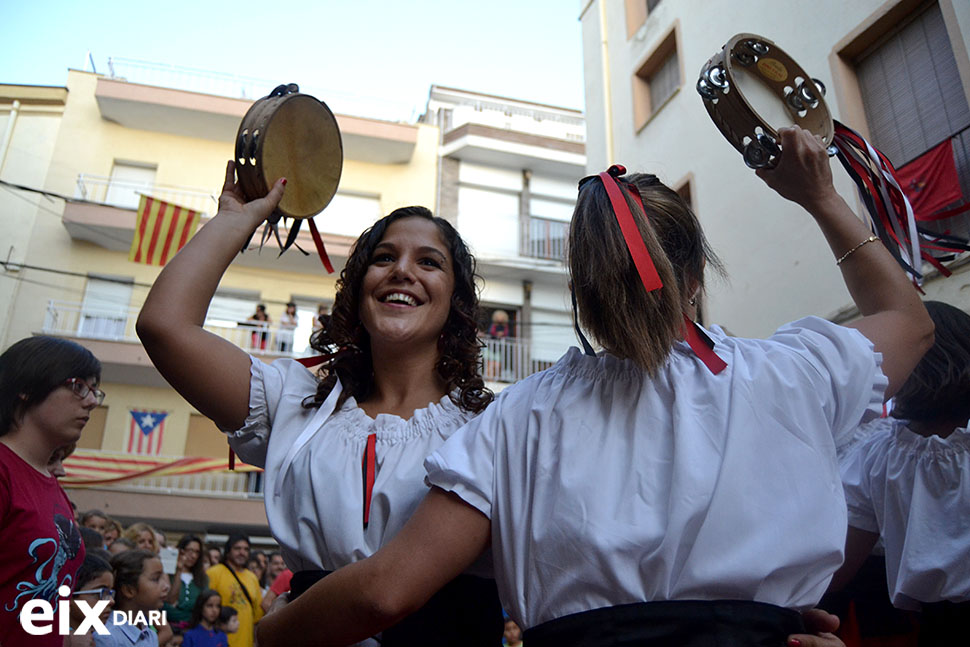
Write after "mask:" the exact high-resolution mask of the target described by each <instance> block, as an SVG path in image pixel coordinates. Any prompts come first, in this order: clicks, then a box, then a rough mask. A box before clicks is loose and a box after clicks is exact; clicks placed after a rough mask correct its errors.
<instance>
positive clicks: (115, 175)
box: [104, 160, 155, 209]
mask: <svg viewBox="0 0 970 647" xmlns="http://www.w3.org/2000/svg"><path fill="white" fill-rule="evenodd" d="M154 184H155V167H154V166H152V165H150V164H139V163H137V162H121V161H117V160H115V163H114V166H113V167H112V168H111V179H110V180H109V181H108V191H107V194H106V195H105V198H104V202H105V204H110V205H113V206H115V207H121V208H123V209H137V208H138V201H139V200H140V199H141V195H140V194H141V193H149V192H150V191H151V189H152V187H153V186H154Z"/></svg>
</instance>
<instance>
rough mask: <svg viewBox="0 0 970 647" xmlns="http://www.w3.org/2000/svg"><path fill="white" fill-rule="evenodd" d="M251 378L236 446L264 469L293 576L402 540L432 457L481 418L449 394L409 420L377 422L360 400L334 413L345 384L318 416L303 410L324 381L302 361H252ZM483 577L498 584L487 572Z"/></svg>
mask: <svg viewBox="0 0 970 647" xmlns="http://www.w3.org/2000/svg"><path fill="white" fill-rule="evenodd" d="M251 374H252V379H251V382H250V395H249V417H248V418H247V419H246V422H245V424H244V425H243V427H242V428H240V429H239V430H237V431H234V432H230V433H229V444H230V445H231V446H232V448H233V449H234V450H235V451H236V453H237V454H238V455H239V457H240V458H241V459H242V460H244V461H246V462H247V463H249V464H250V465H256V466H261V467H265V469H266V471H265V476H264V479H265V482H264V488H265V490H264V491H265V495H264V498H265V503H266V516H267V519H268V520H269V526H270V530H271V531H272V533H273V536H274V537H275V538H276V540H277V541H278V542H279V543H280V547H281V549H282V550H281V552H282V554H283V558H284V559H285V560H286V565H287V566H288V567H289V568H290V569H291V570H293V571H294V572H296V571H301V570H313V569H324V570H334V569H336V568H339V567H341V566H345V565H347V564H350V563H352V562H356V561H358V560H361V559H364V558H365V557H368V556H369V555H372V554H373V553H375V552H376V551H377V550H378V549H379V548H380V547H381V546H382V545H383V544H384V543H386V542H387V541H388V540H389V539H390V538H391V537H393V536H394V535H395V534H397V532H398V531H399V530H400V529H401V528H402V527H403V526H404V523H405V522H406V521H407V520H408V519H409V518H410V517H411V515H412V514H413V513H414V510H415V509H416V508H417V506H418V504H419V503H420V502H421V499H422V498H423V497H424V495H425V494H427V492H428V486H427V485H425V483H424V468H423V467H422V463H423V461H424V459H425V457H426V456H427V455H428V454H430V453H431V452H432V451H434V450H435V449H437V448H438V447H439V446H440V445H441V444H442V443H444V441H445V440H446V439H447V438H448V437H449V436H450V435H451V434H452V433H454V432H455V431H456V430H457V429H458V428H459V427H461V426H462V425H463V424H464V423H465V422H467V421H469V420H471V419H472V418H473V417H474V415H475V414H473V413H468V412H466V411H463V410H462V409H460V408H459V407H457V406H455V404H454V403H452V402H451V400H450V399H449V398H448V396H445V397H443V398H442V399H441V401H440V402H436V403H431V404H429V405H428V406H427V407H426V408H424V409H419V410H417V411H415V412H414V415H413V416H412V417H411V418H410V419H408V420H404V419H402V418H399V417H398V416H395V415H389V414H380V415H378V416H377V417H376V418H370V417H369V416H368V415H367V414H366V413H364V411H363V410H362V409H361V408H360V407H358V406H357V403H356V401H355V400H354V399H353V398H348V399H347V401H346V402H345V403H344V404H343V406H342V407H341V408H340V409H339V410H338V411H334V404H335V403H336V400H337V397H338V396H339V394H340V390H341V389H340V387H339V385H338V387H337V388H335V389H334V390H333V392H332V393H331V394H330V396H329V397H328V398H327V400H326V401H325V402H324V403H323V404H322V405H321V406H320V407H319V409H306V408H304V407H303V406H302V404H301V403H302V402H303V400H304V398H306V397H307V396H310V395H312V394H314V393H315V392H316V388H317V378H316V377H315V376H314V375H313V374H312V373H311V372H310V371H309V370H308V369H306V368H305V367H304V366H303V365H302V364H300V363H299V362H296V361H294V360H290V359H279V360H276V361H275V362H273V363H272V364H271V365H267V364H265V363H263V362H262V361H260V360H258V359H256V358H252V370H251ZM271 429H272V433H270V430H271ZM371 433H374V434H376V445H375V449H376V451H375V454H376V470H375V480H374V485H373V493H372V495H371V509H370V519H369V523H368V525H367V528H366V529H365V528H364V524H363V518H364V514H363V509H364V479H363V474H362V468H361V461H362V458H363V456H364V449H365V447H366V445H367V437H368V435H369V434H371ZM470 572H472V571H470ZM476 574H481V575H487V576H488V577H491V571H490V569H488V568H485V570H484V571H481V569H479V572H476Z"/></svg>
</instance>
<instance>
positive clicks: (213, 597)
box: [182, 589, 239, 647]
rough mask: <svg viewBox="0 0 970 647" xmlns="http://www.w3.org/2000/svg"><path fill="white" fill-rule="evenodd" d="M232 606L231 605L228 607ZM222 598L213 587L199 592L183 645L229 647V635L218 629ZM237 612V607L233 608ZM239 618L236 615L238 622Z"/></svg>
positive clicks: (185, 646)
mask: <svg viewBox="0 0 970 647" xmlns="http://www.w3.org/2000/svg"><path fill="white" fill-rule="evenodd" d="M226 608H231V607H226ZM222 609H223V606H222V598H221V597H219V594H218V593H216V592H215V591H213V590H212V589H206V590H204V591H202V593H200V594H199V597H198V598H197V599H196V601H195V608H194V609H193V610H192V619H191V620H189V627H190V629H189V630H188V631H186V632H185V633H184V634H183V636H184V640H183V642H182V647H227V646H228V645H229V637H228V636H226V634H225V632H224V631H222V630H221V629H217V628H216V625H217V624H219V618H220V616H221V615H222ZM232 611H233V612H235V611H236V610H235V609H232ZM238 622H239V618H238V616H236V623H237V624H238Z"/></svg>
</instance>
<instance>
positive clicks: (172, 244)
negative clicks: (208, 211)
mask: <svg viewBox="0 0 970 647" xmlns="http://www.w3.org/2000/svg"><path fill="white" fill-rule="evenodd" d="M198 226H199V212H198V211H193V210H192V209H185V208H183V207H179V206H178V205H174V204H169V203H168V202H165V201H163V200H158V199H157V198H152V197H149V196H147V195H143V196H141V200H140V201H139V203H138V216H137V218H136V219H135V238H134V240H132V241H131V251H129V252H128V260H129V261H134V262H135V263H147V264H148V265H165V263H167V262H168V259H170V258H172V257H173V256H175V253H176V252H178V251H179V250H180V249H182V247H184V246H185V243H187V242H188V240H189V238H191V237H192V234H194V233H195V230H196V228H197V227H198Z"/></svg>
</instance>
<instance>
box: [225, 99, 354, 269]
mask: <svg viewBox="0 0 970 647" xmlns="http://www.w3.org/2000/svg"><path fill="white" fill-rule="evenodd" d="M299 90H300V89H299V87H298V86H297V85H296V84H295V83H290V84H289V85H280V86H277V87H276V89H274V90H273V91H272V92H271V93H270V94H269V95H268V96H266V97H263V98H262V99H259V100H258V101H256V102H255V103H254V104H253V105H252V106H251V107H250V108H249V111H248V112H246V115H245V116H244V117H243V120H242V123H241V124H240V125H239V131H238V133H237V134H236V173H237V176H238V178H239V186H240V188H241V189H242V192H243V195H244V196H245V197H246V199H247V200H255V199H257V198H261V197H263V196H265V195H266V194H267V193H269V191H270V189H272V187H273V184H274V183H275V182H276V181H277V180H278V179H279V178H281V177H285V178H286V179H287V184H286V192H285V193H284V195H283V199H282V200H281V201H280V204H279V206H278V207H277V210H276V212H274V214H273V217H272V218H270V221H269V223H268V226H267V228H266V230H264V233H263V242H265V241H266V239H267V238H268V236H269V234H270V232H272V233H274V234H275V235H276V238H277V240H279V231H278V222H279V220H280V219H281V218H293V219H294V221H293V224H292V225H291V226H290V230H289V234H288V235H287V239H286V243H285V244H283V243H281V244H280V247H281V249H282V250H283V251H285V250H287V249H288V248H289V247H290V246H291V245H293V244H294V243H295V241H296V236H297V234H298V233H299V230H300V225H301V224H302V222H303V220H309V222H310V233H311V235H312V236H313V241H314V244H315V245H316V247H317V251H318V252H319V253H320V258H321V260H323V264H324V265H325V266H326V267H327V270H328V271H330V272H332V271H333V267H332V266H331V265H330V260H329V259H328V258H327V255H326V251H325V249H324V248H323V241H322V239H321V238H320V235H319V233H318V232H317V228H316V225H315V224H314V222H313V219H312V218H313V216H314V215H316V214H318V213H320V212H321V211H322V210H323V209H324V207H326V206H327V205H328V204H330V201H331V200H332V199H333V196H334V195H335V194H336V193H337V185H338V184H339V183H340V172H341V169H342V168H343V144H342V142H341V139H340V129H339V128H338V127H337V120H336V118H335V117H334V115H333V113H332V112H331V111H330V108H328V107H327V104H325V103H323V102H322V101H319V100H318V99H316V98H314V97H312V96H310V95H308V94H300V91H299ZM281 253H282V252H281Z"/></svg>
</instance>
